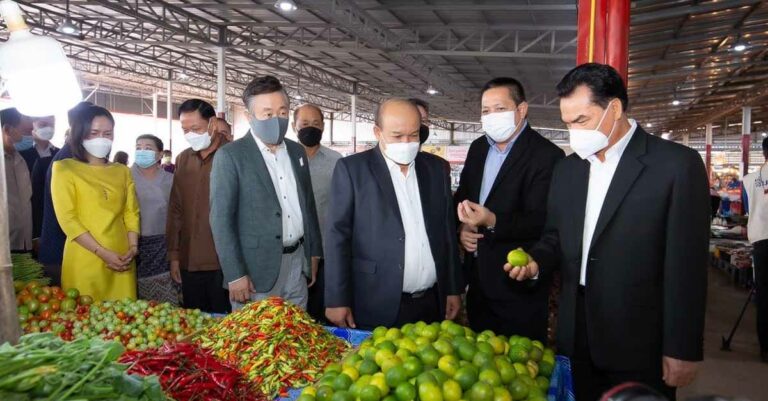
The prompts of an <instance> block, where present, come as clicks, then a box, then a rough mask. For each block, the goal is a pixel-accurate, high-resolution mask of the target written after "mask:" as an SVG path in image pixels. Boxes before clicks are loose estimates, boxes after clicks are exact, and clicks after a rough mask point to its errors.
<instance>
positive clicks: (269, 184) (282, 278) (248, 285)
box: [210, 76, 322, 309]
mask: <svg viewBox="0 0 768 401" xmlns="http://www.w3.org/2000/svg"><path fill="white" fill-rule="evenodd" d="M243 103H245V107H246V109H247V110H248V119H249V123H250V126H251V130H250V132H249V133H248V134H246V135H245V137H243V138H241V139H238V140H237V141H235V142H233V143H231V144H229V145H226V146H224V147H223V148H221V149H220V150H219V153H218V154H217V155H216V158H215V159H214V162H213V171H212V172H211V216H210V219H211V229H212V230H213V240H214V242H215V243H216V253H217V254H218V255H219V261H220V262H221V269H222V271H223V273H224V282H225V283H227V284H226V285H227V288H228V289H229V297H230V300H231V301H232V308H233V309H237V308H240V307H242V305H243V304H244V303H246V302H248V301H256V300H260V299H264V298H267V297H269V296H279V297H282V298H284V299H286V300H287V301H290V302H292V303H294V304H296V305H298V306H300V307H302V308H305V309H306V306H307V281H308V280H309V281H310V283H309V286H311V285H313V284H314V282H315V278H316V275H317V264H318V261H319V258H321V257H322V243H321V239H320V229H319V225H318V222H317V211H316V209H315V200H314V196H313V194H312V182H311V179H310V176H309V163H308V162H307V155H306V153H305V152H304V149H303V148H302V147H301V145H299V144H297V143H295V142H293V141H290V140H288V139H285V132H286V130H287V129H288V96H287V95H286V93H285V91H284V90H283V86H282V85H281V84H280V81H278V80H277V78H275V77H272V76H265V77H260V78H256V79H254V80H253V81H251V83H250V84H248V86H247V87H246V88H245V90H244V91H243Z"/></svg>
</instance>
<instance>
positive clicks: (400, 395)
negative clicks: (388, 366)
mask: <svg viewBox="0 0 768 401" xmlns="http://www.w3.org/2000/svg"><path fill="white" fill-rule="evenodd" d="M395 397H397V400H398V401H413V400H415V399H416V387H415V386H414V385H413V384H411V383H408V382H404V383H400V384H398V385H397V388H396V389H395Z"/></svg>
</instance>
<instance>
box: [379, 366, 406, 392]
mask: <svg viewBox="0 0 768 401" xmlns="http://www.w3.org/2000/svg"><path fill="white" fill-rule="evenodd" d="M384 376H385V378H386V380H387V386H389V387H391V388H394V387H397V386H398V385H399V384H400V383H403V382H405V381H407V380H408V379H409V377H408V372H406V371H405V368H403V366H402V365H398V366H393V367H392V368H390V369H389V370H388V371H387V373H385V374H384Z"/></svg>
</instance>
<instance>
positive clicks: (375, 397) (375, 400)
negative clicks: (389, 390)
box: [357, 384, 381, 401]
mask: <svg viewBox="0 0 768 401" xmlns="http://www.w3.org/2000/svg"><path fill="white" fill-rule="evenodd" d="M357 398H359V399H360V401H379V400H381V390H379V388H378V387H376V386H373V385H370V384H369V385H367V386H365V387H363V388H362V389H361V390H360V394H359V395H358V396H357Z"/></svg>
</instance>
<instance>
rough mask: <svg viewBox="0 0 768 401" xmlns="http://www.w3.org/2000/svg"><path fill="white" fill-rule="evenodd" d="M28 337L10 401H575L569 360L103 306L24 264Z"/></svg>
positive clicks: (460, 343) (10, 359)
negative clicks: (53, 284) (50, 283)
mask: <svg viewBox="0 0 768 401" xmlns="http://www.w3.org/2000/svg"><path fill="white" fill-rule="evenodd" d="M14 261H15V262H16V264H15V265H14V278H15V279H16V281H15V284H16V285H15V289H16V293H17V308H18V312H19V316H20V320H21V324H22V328H23V330H24V332H25V333H27V334H26V335H25V336H24V337H22V339H21V341H20V343H19V344H18V345H16V346H11V345H10V344H5V345H3V346H2V347H0V399H2V400H32V399H48V400H75V399H77V400H107V399H109V400H115V399H116V400H126V401H127V400H167V399H175V400H214V399H215V400H271V399H281V400H283V401H288V400H291V401H295V400H298V401H356V400H360V401H416V400H418V401H459V400H464V399H465V400H468V401H541V400H549V401H555V400H572V399H573V390H572V387H573V386H572V382H571V374H570V367H569V362H568V359H567V358H564V357H562V356H555V353H554V351H553V350H552V349H549V348H546V347H545V346H544V345H543V344H542V343H540V342H538V341H531V340H529V339H527V338H524V337H518V336H513V337H511V338H506V337H504V336H497V335H495V334H494V333H493V332H490V331H486V332H482V333H474V332H473V331H472V330H470V329H469V328H467V327H464V326H461V325H459V324H457V323H454V322H451V321H445V322H442V323H432V324H426V323H423V322H419V323H416V324H407V325H405V326H403V327H399V328H385V327H379V328H377V329H376V330H374V331H373V332H365V331H358V330H347V329H339V328H324V327H322V326H320V325H318V324H317V323H315V322H314V321H313V320H312V319H311V318H310V317H309V316H308V315H307V314H306V313H305V312H304V311H303V310H301V309H300V308H298V307H296V306H294V305H292V304H290V303H287V302H285V301H284V300H282V299H280V298H269V299H266V300H264V301H260V302H253V303H250V304H248V305H246V307H244V308H243V309H241V310H239V311H236V312H234V313H232V314H229V315H227V316H223V317H221V316H219V317H214V316H209V315H207V314H204V313H201V312H200V311H197V310H187V309H181V308H176V307H173V306H171V305H169V304H158V303H155V302H149V301H141V300H139V301H130V300H124V301H105V302H95V303H94V302H93V301H92V300H91V299H90V297H89V296H88V295H87V294H80V293H79V291H77V289H74V288H68V289H66V290H64V289H60V288H57V287H50V286H47V285H46V284H47V283H46V280H45V279H44V278H42V273H41V267H40V266H39V265H36V264H35V263H34V262H33V261H31V260H30V259H29V258H28V257H25V256H16V257H15V258H14Z"/></svg>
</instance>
